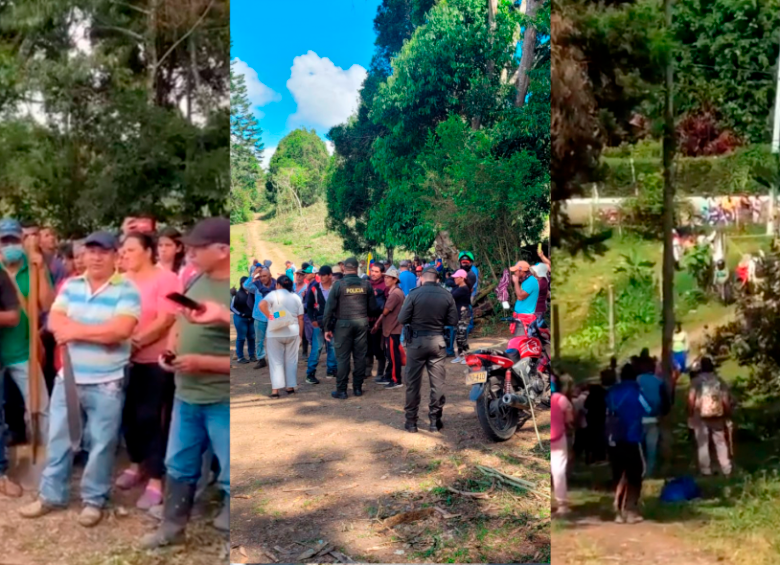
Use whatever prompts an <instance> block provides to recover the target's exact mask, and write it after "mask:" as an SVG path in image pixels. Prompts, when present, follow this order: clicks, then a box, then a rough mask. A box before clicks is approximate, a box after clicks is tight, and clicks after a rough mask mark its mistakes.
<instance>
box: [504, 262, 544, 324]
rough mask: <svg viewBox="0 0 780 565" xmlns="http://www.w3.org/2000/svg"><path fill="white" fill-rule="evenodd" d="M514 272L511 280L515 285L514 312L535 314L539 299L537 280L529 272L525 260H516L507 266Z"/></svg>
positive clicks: (529, 268) (529, 269)
mask: <svg viewBox="0 0 780 565" xmlns="http://www.w3.org/2000/svg"><path fill="white" fill-rule="evenodd" d="M509 270H510V271H512V272H513V273H514V274H513V275H512V282H513V283H514V286H515V295H516V296H517V301H516V302H515V314H536V303H537V301H538V299H539V281H538V280H536V277H534V276H533V275H532V274H531V265H529V264H528V262H527V261H518V262H517V264H515V266H514V267H510V268H509Z"/></svg>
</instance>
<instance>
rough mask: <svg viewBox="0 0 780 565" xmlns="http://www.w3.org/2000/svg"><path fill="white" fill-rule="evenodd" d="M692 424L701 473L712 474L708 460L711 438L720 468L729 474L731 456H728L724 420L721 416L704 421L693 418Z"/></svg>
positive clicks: (725, 473)
mask: <svg viewBox="0 0 780 565" xmlns="http://www.w3.org/2000/svg"><path fill="white" fill-rule="evenodd" d="M693 426H694V428H693V431H694V433H695V434H696V446H697V453H698V456H699V470H700V471H701V474H702V475H711V474H712V465H711V462H710V439H712V443H713V444H714V445H715V453H717V456H718V463H720V469H721V471H723V474H724V475H730V474H731V458H730V457H729V446H728V442H727V440H726V422H725V421H723V419H722V418H718V419H714V420H706V421H705V420H701V419H697V420H694V422H693Z"/></svg>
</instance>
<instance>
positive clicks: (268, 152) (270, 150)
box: [260, 147, 276, 170]
mask: <svg viewBox="0 0 780 565" xmlns="http://www.w3.org/2000/svg"><path fill="white" fill-rule="evenodd" d="M274 153H276V147H266V148H265V149H263V159H262V162H261V163H260V164H261V165H262V166H263V168H264V169H266V170H267V169H268V164H269V163H270V162H271V157H273V156H274Z"/></svg>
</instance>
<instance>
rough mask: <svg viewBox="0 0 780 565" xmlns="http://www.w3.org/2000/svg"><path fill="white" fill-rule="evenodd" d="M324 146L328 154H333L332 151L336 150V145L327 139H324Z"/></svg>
mask: <svg viewBox="0 0 780 565" xmlns="http://www.w3.org/2000/svg"><path fill="white" fill-rule="evenodd" d="M325 148H326V149H327V150H328V155H333V152H334V151H336V146H335V145H334V143H333V142H332V141H330V140H328V139H326V140H325Z"/></svg>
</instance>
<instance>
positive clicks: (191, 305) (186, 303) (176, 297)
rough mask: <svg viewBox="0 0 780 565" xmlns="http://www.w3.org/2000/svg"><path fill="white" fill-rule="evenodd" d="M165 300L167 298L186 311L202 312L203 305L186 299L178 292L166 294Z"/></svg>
mask: <svg viewBox="0 0 780 565" xmlns="http://www.w3.org/2000/svg"><path fill="white" fill-rule="evenodd" d="M165 298H167V299H168V300H170V301H171V302H174V303H176V304H178V305H179V306H183V307H184V308H187V309H188V310H196V311H200V310H203V305H202V304H201V303H200V302H195V301H194V300H193V299H192V298H188V297H186V296H184V295H183V294H181V293H179V292H172V293H170V294H166V295H165Z"/></svg>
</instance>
